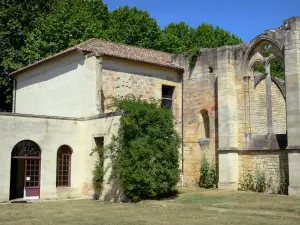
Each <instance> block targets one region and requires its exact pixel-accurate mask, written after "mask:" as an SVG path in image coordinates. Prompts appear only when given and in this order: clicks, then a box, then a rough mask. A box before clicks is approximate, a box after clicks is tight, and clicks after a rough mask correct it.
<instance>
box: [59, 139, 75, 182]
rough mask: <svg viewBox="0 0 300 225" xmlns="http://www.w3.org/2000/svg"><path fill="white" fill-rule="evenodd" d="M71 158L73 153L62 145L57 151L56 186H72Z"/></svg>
mask: <svg viewBox="0 0 300 225" xmlns="http://www.w3.org/2000/svg"><path fill="white" fill-rule="evenodd" d="M71 156H72V151H71V149H70V147H69V146H67V145H62V146H60V147H59V149H58V150H57V165H56V166H57V167H56V186H57V187H69V186H71Z"/></svg>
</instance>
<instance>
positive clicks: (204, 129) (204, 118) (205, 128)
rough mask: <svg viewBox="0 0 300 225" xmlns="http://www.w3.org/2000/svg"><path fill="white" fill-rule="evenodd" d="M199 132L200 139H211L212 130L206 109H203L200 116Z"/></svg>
mask: <svg viewBox="0 0 300 225" xmlns="http://www.w3.org/2000/svg"><path fill="white" fill-rule="evenodd" d="M199 117H200V118H199V131H200V138H207V139H208V138H209V137H210V128H209V115H208V111H207V110H206V109H202V110H201V111H200V115H199Z"/></svg>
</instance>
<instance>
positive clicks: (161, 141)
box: [108, 96, 181, 201]
mask: <svg viewBox="0 0 300 225" xmlns="http://www.w3.org/2000/svg"><path fill="white" fill-rule="evenodd" d="M112 105H113V106H115V107H116V108H117V109H118V110H122V111H125V114H124V115H123V116H122V117H121V120H120V127H119V131H118V135H117V136H115V137H114V138H113V139H112V143H111V144H110V146H108V149H109V150H110V152H111V156H113V157H112V158H113V160H112V161H113V163H112V168H113V171H114V172H113V175H114V178H118V179H119V181H120V182H121V186H122V187H123V188H124V191H125V193H127V194H128V195H129V197H131V198H132V199H133V200H134V201H137V200H139V199H145V198H153V197H160V196H162V195H165V194H168V193H170V192H172V191H174V189H175V186H176V184H177V183H178V181H179V169H178V168H179V147H180V143H181V139H180V136H179V135H178V134H177V132H176V130H175V128H174V122H173V117H172V113H171V111H170V110H169V109H167V108H161V106H160V102H157V101H154V100H150V102H148V101H146V100H142V99H139V98H135V97H133V96H127V97H125V98H122V99H115V100H114V102H113V104H112Z"/></svg>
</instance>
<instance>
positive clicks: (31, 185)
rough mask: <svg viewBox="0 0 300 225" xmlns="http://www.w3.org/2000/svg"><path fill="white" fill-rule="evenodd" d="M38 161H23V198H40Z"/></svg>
mask: <svg viewBox="0 0 300 225" xmlns="http://www.w3.org/2000/svg"><path fill="white" fill-rule="evenodd" d="M40 162H41V160H40V159H25V171H24V175H25V177H24V183H25V184H24V198H25V199H39V198H40V165H41V163H40Z"/></svg>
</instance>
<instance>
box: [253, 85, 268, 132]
mask: <svg viewBox="0 0 300 225" xmlns="http://www.w3.org/2000/svg"><path fill="white" fill-rule="evenodd" d="M253 95H254V98H253V103H252V107H251V108H252V110H253V113H252V118H253V119H252V124H253V126H252V127H253V130H252V132H253V133H256V134H261V135H265V134H267V133H268V120H267V98H266V81H265V80H262V81H261V82H260V83H259V84H258V85H257V86H256V87H255V90H254V93H253Z"/></svg>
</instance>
